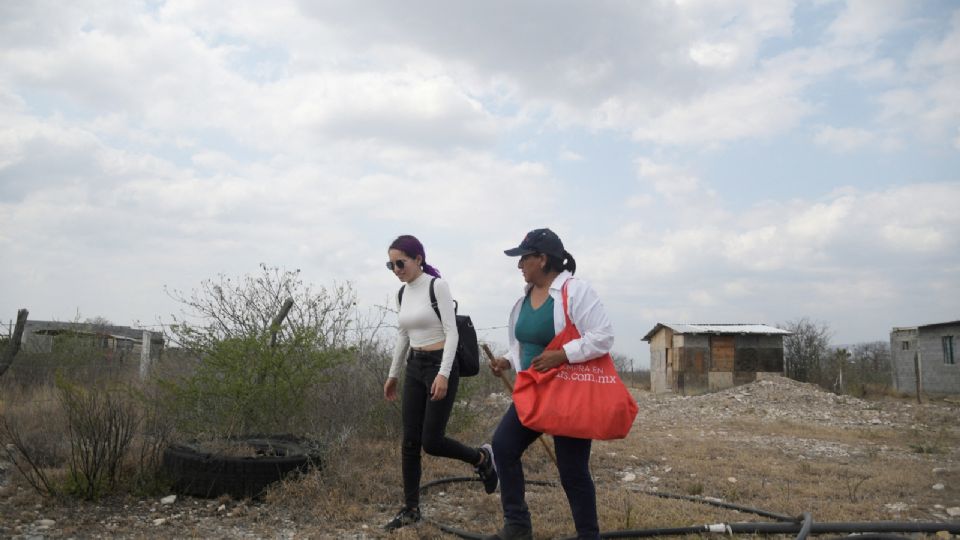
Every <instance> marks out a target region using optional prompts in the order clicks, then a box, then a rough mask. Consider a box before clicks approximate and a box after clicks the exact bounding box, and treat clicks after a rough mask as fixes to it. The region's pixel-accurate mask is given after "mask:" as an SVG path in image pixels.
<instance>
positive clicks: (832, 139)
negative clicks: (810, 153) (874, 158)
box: [813, 126, 877, 153]
mask: <svg viewBox="0 0 960 540" xmlns="http://www.w3.org/2000/svg"><path fill="white" fill-rule="evenodd" d="M813 140H814V142H816V143H817V144H819V145H821V146H824V147H826V148H828V149H829V150H831V151H834V152H841V153H845V152H853V151H856V150H859V149H861V148H864V147H867V146H870V145H872V144H874V143H875V142H876V140H877V137H876V135H874V133H873V132H871V131H869V130H866V129H862V128H835V127H833V126H823V127H821V128H820V129H819V130H817V132H816V134H815V135H814V139H813Z"/></svg>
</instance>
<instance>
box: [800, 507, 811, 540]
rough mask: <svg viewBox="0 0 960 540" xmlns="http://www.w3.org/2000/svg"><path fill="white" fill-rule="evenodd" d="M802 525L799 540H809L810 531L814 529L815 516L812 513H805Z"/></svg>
mask: <svg viewBox="0 0 960 540" xmlns="http://www.w3.org/2000/svg"><path fill="white" fill-rule="evenodd" d="M800 517H801V518H802V525H801V527H800V532H798V533H797V540H807V536H808V535H809V534H810V529H811V528H813V515H812V514H811V513H810V512H804V513H803V515H802V516H800Z"/></svg>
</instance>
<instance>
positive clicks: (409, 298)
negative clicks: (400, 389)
mask: <svg viewBox="0 0 960 540" xmlns="http://www.w3.org/2000/svg"><path fill="white" fill-rule="evenodd" d="M432 279H433V276H431V275H429V274H427V273H423V274H420V276H419V277H417V279H415V280H413V281H411V282H409V283H407V284H405V285H404V286H403V287H404V289H403V301H402V302H400V301H399V299H398V302H399V303H400V305H399V306H398V312H399V315H398V316H397V326H398V328H399V334H398V336H397V346H396V348H395V349H394V351H393V362H392V363H391V364H390V375H389V376H390V377H393V378H398V377H399V376H400V366H401V365H402V364H403V360H404V359H405V358H406V357H407V354H408V353H407V351H408V350H409V348H410V347H425V346H427V345H432V344H434V343H437V342H439V341H443V342H444V343H443V360H442V361H441V362H440V375H443V376H444V377H447V378H449V377H450V370H451V368H452V367H453V358H454V357H455V356H456V354H457V343H458V342H459V340H460V335H459V334H458V333H457V319H456V314H455V313H454V310H453V296H452V295H451V294H450V285H449V284H448V283H447V282H446V281H444V280H442V279H440V278H437V280H436V281H435V282H434V284H433V293H434V295H436V297H437V308H439V310H440V319H437V312H436V311H434V310H433V305H432V304H431V303H430V280H432Z"/></svg>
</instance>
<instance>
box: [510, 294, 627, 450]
mask: <svg viewBox="0 0 960 540" xmlns="http://www.w3.org/2000/svg"><path fill="white" fill-rule="evenodd" d="M562 291H563V314H564V317H565V318H566V326H565V327H564V328H563V330H561V331H560V333H559V334H557V335H556V336H554V338H553V341H551V342H550V344H549V345H547V347H546V350H557V349H560V348H562V347H563V345H564V344H565V343H567V342H570V341H573V340H575V339H579V338H580V332H579V331H578V330H577V327H576V326H574V324H573V321H571V320H570V315H569V311H568V307H567V283H564V284H563V289H562ZM513 403H514V406H515V407H516V409H517V416H519V418H520V423H522V424H523V425H524V426H526V427H528V428H530V429H532V430H534V431H539V432H541V433H549V434H551V435H561V436H564V437H577V438H580V439H597V440H609V439H622V438H624V437H626V436H627V434H629V433H630V428H631V427H632V426H633V420H634V418H636V416H637V402H636V401H634V399H633V396H631V395H630V391H629V390H627V387H626V385H624V384H623V381H621V380H620V376H619V375H617V370H616V368H615V367H614V365H613V359H612V358H610V354H609V353H607V354H604V355H603V356H600V357H597V358H594V359H592V360H588V361H586V362H579V363H576V364H571V363H569V362H567V363H564V364H561V365H559V366H557V367H555V368H552V369H549V370H547V371H546V372H544V373H540V372H539V371H536V370H535V369H532V368H528V369H525V370H523V371H521V372H519V373H517V380H516V382H515V383H514V386H513Z"/></svg>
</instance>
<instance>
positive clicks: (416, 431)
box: [401, 350, 480, 508]
mask: <svg viewBox="0 0 960 540" xmlns="http://www.w3.org/2000/svg"><path fill="white" fill-rule="evenodd" d="M442 357H443V350H439V351H411V352H410V356H409V357H408V358H407V374H406V378H404V381H403V446H402V449H401V464H402V468H403V496H404V501H405V504H406V506H407V508H416V507H417V506H419V505H420V475H421V471H422V468H421V465H420V458H421V455H420V449H421V448H423V450H424V451H425V452H426V453H428V454H430V455H431V456H440V457H448V458H453V459H459V460H460V461H464V462H466V463H469V464H471V465H474V464H476V463H477V462H478V461H480V452H479V451H478V450H477V449H476V448H471V447H469V446H466V445H463V444H461V443H460V442H458V441H455V440H453V439H451V438H449V437H447V436H446V435H445V433H446V431H447V421H448V420H449V419H450V411H451V410H452V409H453V402H454V401H455V400H456V397H457V386H458V385H459V384H460V374H459V372H458V370H457V364H456V362H454V364H453V369H451V370H450V379H449V381H448V383H447V395H446V396H444V398H443V399H441V400H440V401H430V387H431V386H433V379H434V378H436V376H437V373H438V372H439V371H440V360H441V358H442Z"/></svg>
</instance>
